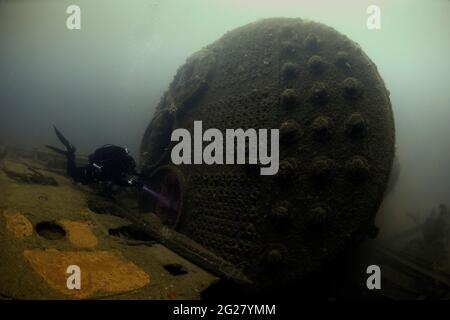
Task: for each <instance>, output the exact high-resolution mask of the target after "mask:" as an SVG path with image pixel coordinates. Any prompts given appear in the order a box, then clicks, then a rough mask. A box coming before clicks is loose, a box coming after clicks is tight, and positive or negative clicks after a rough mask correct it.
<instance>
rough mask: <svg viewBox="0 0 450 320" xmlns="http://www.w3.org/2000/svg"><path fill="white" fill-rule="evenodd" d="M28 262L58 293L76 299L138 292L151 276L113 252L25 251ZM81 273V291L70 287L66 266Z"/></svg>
mask: <svg viewBox="0 0 450 320" xmlns="http://www.w3.org/2000/svg"><path fill="white" fill-rule="evenodd" d="M24 256H25V258H26V259H27V260H28V262H29V263H30V264H31V266H32V267H33V269H34V271H36V272H37V273H38V274H39V275H40V276H41V277H42V278H43V279H44V280H45V281H46V282H47V283H48V285H49V286H50V287H51V288H53V289H55V290H56V291H58V292H60V293H62V294H65V295H68V296H72V297H74V298H88V297H91V296H92V295H94V294H95V293H96V292H104V293H122V292H128V291H132V290H136V289H139V288H141V287H143V286H145V285H147V284H148V283H149V282H150V277H149V275H148V274H147V273H145V272H144V271H143V270H142V269H141V268H139V267H138V266H136V265H135V264H134V263H133V262H131V261H128V260H126V259H125V258H124V257H122V256H121V255H120V253H115V252H111V251H93V252H92V251H91V252H82V251H78V252H76V251H59V250H56V249H47V250H41V249H34V250H25V251H24ZM70 265H77V266H79V267H80V270H81V289H80V290H76V289H74V290H69V289H68V288H67V278H68V277H69V276H70V275H69V274H67V273H66V271H67V267H68V266H70Z"/></svg>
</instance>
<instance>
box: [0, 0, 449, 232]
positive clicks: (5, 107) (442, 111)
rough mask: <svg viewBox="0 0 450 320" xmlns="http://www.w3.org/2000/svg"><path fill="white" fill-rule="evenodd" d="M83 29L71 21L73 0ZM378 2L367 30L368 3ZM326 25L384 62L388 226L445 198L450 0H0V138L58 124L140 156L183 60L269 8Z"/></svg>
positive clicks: (88, 143)
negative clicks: (394, 161) (392, 150)
mask: <svg viewBox="0 0 450 320" xmlns="http://www.w3.org/2000/svg"><path fill="white" fill-rule="evenodd" d="M74 3H76V4H77V5H79V6H80V7H81V10H82V11H81V12H82V13H81V20H82V28H81V30H79V31H70V30H67V28H66V26H65V21H66V19H67V14H66V8H67V7H68V6H69V5H70V4H74ZM371 4H375V5H379V6H380V8H381V30H368V28H367V27H366V19H367V13H366V8H367V7H368V6H369V5H371ZM277 16H280V17H281V16H282V17H301V18H304V19H310V20H313V21H318V22H322V23H325V24H327V25H329V26H331V27H333V28H335V29H336V30H338V31H339V32H341V33H343V34H345V35H347V36H348V37H349V38H351V39H352V40H354V41H355V42H358V43H359V44H360V45H361V47H362V49H363V50H364V51H365V52H366V53H367V55H368V56H369V57H370V58H371V59H372V61H373V62H374V63H375V64H376V65H377V67H378V71H379V73H380V74H381V76H382V77H383V79H384V81H385V83H386V87H387V88H388V89H389V91H390V92H391V96H390V97H391V102H392V106H393V110H394V116H395V122H396V145H397V157H398V160H399V163H400V171H399V179H398V181H397V183H396V185H395V187H394V189H393V190H392V191H391V192H390V193H388V194H387V195H386V198H385V200H384V203H383V205H382V207H381V209H380V213H379V214H378V216H377V224H378V226H379V227H380V228H381V234H382V235H383V234H389V233H391V232H396V231H398V230H400V229H404V228H408V227H409V225H411V224H413V223H414V222H413V221H411V219H410V218H409V214H410V213H412V214H414V215H420V216H423V217H425V216H427V215H428V214H429V212H430V210H431V208H432V207H437V205H438V204H439V203H446V204H449V202H450V201H449V200H450V143H449V137H450V125H449V120H450V90H449V89H450V87H449V84H450V81H449V80H450V59H449V57H450V37H449V36H448V32H449V30H450V19H449V18H450V1H447V0H428V1H425V0H394V1H387V0H384V1H380V0H369V1H366V0H344V1H332V0H328V1H325V0H318V1H314V2H312V1H307V0H246V1H238V0H150V1H138V0H129V1H127V2H126V3H125V2H124V1H119V0H114V1H112V0H95V1H92V0H89V1H88V0H84V1H83V0H79V1H65V0H64V1H60V0H58V1H56V0H53V1H52V0H38V1H35V0H21V1H13V0H3V1H0V145H4V146H6V147H8V146H20V147H25V148H35V147H36V148H41V147H43V146H44V145H45V144H49V143H50V144H52V143H54V142H55V137H54V134H53V131H52V125H53V124H55V125H57V126H58V127H60V128H62V129H63V131H64V132H65V134H66V135H67V137H70V140H71V141H72V142H73V143H74V144H75V145H76V146H77V147H78V149H79V150H80V152H82V153H86V154H88V153H90V152H92V151H93V150H94V149H95V148H97V147H98V146H100V145H103V144H106V143H114V144H118V145H123V146H127V147H128V148H129V150H130V151H131V153H132V154H133V155H135V156H137V155H138V154H139V146H140V142H141V139H142V136H143V134H144V131H145V129H146V127H147V125H148V124H149V122H150V120H151V118H152V114H153V112H154V110H155V107H156V106H157V104H158V102H159V100H160V98H161V96H162V95H163V93H164V91H165V90H166V89H167V87H168V85H169V84H170V82H171V80H172V79H173V76H174V75H175V72H176V70H177V68H178V67H179V66H181V65H182V64H183V63H184V61H185V59H186V58H187V57H189V56H190V55H191V54H192V53H194V52H196V51H198V50H200V49H201V48H202V47H204V46H206V45H208V44H209V43H211V42H213V41H215V40H216V39H218V38H219V37H221V36H222V35H223V34H224V33H225V32H227V31H229V30H232V29H234V28H236V27H238V26H242V25H245V24H247V23H250V22H253V21H256V20H259V19H262V18H268V17H277Z"/></svg>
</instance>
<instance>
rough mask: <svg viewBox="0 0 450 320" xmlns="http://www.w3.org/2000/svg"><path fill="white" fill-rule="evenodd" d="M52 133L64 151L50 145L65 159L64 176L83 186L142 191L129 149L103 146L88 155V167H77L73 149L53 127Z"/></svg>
mask: <svg viewBox="0 0 450 320" xmlns="http://www.w3.org/2000/svg"><path fill="white" fill-rule="evenodd" d="M54 129H55V133H56V136H57V137H58V139H59V141H61V143H62V144H63V145H64V146H65V148H66V150H61V149H59V148H56V147H53V146H49V145H47V146H46V147H47V148H49V149H50V150H53V151H55V152H57V153H59V154H61V155H63V156H65V157H66V159H67V174H68V175H69V176H70V177H71V178H72V179H73V180H74V181H75V182H79V183H82V184H84V185H93V184H104V185H106V186H107V187H109V188H110V189H111V190H109V191H113V190H112V188H113V187H114V186H119V187H126V186H135V187H138V188H142V187H143V186H144V185H143V184H142V182H141V181H140V179H139V177H141V175H140V174H139V173H138V172H137V171H136V162H135V161H134V159H133V157H132V156H130V154H129V152H128V150H127V149H126V148H123V147H119V146H115V145H109V144H108V145H104V146H102V147H101V148H99V149H97V150H95V152H94V153H93V154H91V155H90V156H89V164H87V165H85V166H82V167H77V166H76V163H75V152H76V148H75V146H74V145H72V144H71V143H70V142H69V141H68V140H67V139H66V138H65V137H64V136H63V135H62V133H61V132H60V131H59V130H58V129H57V128H56V127H54Z"/></svg>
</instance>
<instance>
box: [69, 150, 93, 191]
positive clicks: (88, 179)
mask: <svg viewBox="0 0 450 320" xmlns="http://www.w3.org/2000/svg"><path fill="white" fill-rule="evenodd" d="M66 157H67V174H68V175H69V176H70V177H71V178H72V179H73V180H74V181H76V182H79V183H82V184H93V183H95V182H97V181H98V180H99V179H96V174H97V175H98V174H99V170H98V169H96V168H95V167H94V166H93V165H91V164H88V165H86V166H83V167H77V166H76V164H75V153H68V154H67V156H66Z"/></svg>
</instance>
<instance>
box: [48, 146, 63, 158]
mask: <svg viewBox="0 0 450 320" xmlns="http://www.w3.org/2000/svg"><path fill="white" fill-rule="evenodd" d="M45 147H46V148H49V149H50V150H52V151H55V152H56V153H59V154H62V155H64V156H67V154H68V152H67V151H64V150H61V149H59V148H56V147H53V146H49V145H46V146H45Z"/></svg>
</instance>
